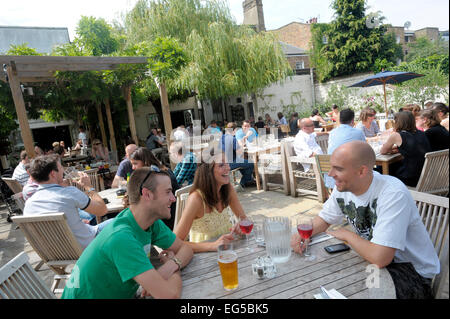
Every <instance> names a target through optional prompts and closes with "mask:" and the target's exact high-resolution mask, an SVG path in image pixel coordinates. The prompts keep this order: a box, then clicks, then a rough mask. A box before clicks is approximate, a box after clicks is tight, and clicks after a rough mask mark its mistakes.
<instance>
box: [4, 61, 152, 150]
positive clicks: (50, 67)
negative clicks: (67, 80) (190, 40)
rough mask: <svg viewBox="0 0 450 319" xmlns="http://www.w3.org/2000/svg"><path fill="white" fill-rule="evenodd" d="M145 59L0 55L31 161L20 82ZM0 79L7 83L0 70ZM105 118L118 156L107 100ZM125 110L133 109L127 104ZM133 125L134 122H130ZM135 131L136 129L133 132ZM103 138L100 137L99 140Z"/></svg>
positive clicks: (30, 140) (31, 145)
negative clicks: (56, 72) (58, 72)
mask: <svg viewBox="0 0 450 319" xmlns="http://www.w3.org/2000/svg"><path fill="white" fill-rule="evenodd" d="M147 60H148V58H147V57H73V56H16V55H0V67H2V66H3V65H4V64H5V65H6V69H7V76H8V82H9V84H10V88H11V92H12V96H13V100H14V105H15V107H16V113H17V117H18V120H19V126H20V131H21V135H22V140H23V143H24V145H25V150H26V151H27V154H28V156H29V157H30V158H33V157H34V156H35V153H34V142H33V136H32V134H31V130H30V126H29V123H28V117H27V113H26V109H25V102H24V100H23V95H22V90H21V87H20V83H21V82H23V83H27V82H54V81H55V77H54V72H55V71H74V72H77V71H80V72H82V71H101V70H113V69H115V68H116V67H117V65H119V64H147V63H148V62H147ZM0 80H2V81H5V82H6V75H5V74H4V72H2V70H0ZM105 102H106V103H105V106H106V115H107V118H108V125H109V129H110V137H111V148H112V151H113V152H114V151H115V152H116V153H117V146H116V141H115V137H114V130H113V127H112V118H111V110H110V105H109V100H106V101H105ZM127 105H128V108H129V109H130V107H131V109H132V105H131V104H130V101H129V102H128V103H127ZM131 122H133V123H131ZM130 127H132V128H135V127H136V124H135V123H134V116H130ZM134 130H135V129H134ZM103 138H104V137H103V136H102V139H103Z"/></svg>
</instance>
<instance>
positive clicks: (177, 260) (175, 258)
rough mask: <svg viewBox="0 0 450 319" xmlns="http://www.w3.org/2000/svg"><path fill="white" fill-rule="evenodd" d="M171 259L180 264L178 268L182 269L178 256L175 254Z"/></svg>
mask: <svg viewBox="0 0 450 319" xmlns="http://www.w3.org/2000/svg"><path fill="white" fill-rule="evenodd" d="M170 259H172V260H173V262H174V263H176V264H177V265H178V270H181V260H179V259H178V258H177V257H175V256H173V257H171V258H170Z"/></svg>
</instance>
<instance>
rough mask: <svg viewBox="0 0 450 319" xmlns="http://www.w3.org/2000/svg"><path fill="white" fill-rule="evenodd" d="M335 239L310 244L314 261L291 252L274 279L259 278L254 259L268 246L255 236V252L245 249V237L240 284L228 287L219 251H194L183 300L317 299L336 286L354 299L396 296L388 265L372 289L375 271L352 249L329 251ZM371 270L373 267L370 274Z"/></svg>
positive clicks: (241, 245)
mask: <svg viewBox="0 0 450 319" xmlns="http://www.w3.org/2000/svg"><path fill="white" fill-rule="evenodd" d="M339 242H340V241H339V240H337V239H335V238H331V239H328V240H326V241H323V242H318V243H317V244H314V245H311V246H310V251H311V252H312V253H313V254H314V255H316V259H315V260H314V261H305V260H304V257H302V256H300V255H298V254H296V253H294V252H292V254H291V257H290V258H289V260H288V261H287V262H286V263H283V264H276V267H277V274H276V275H275V277H274V278H270V279H269V278H264V279H258V278H256V276H254V275H253V273H252V266H251V265H252V263H253V262H254V260H255V259H256V258H257V257H258V256H265V255H266V252H265V248H264V247H260V246H256V243H255V241H254V238H253V236H251V237H250V245H251V246H252V247H253V248H254V251H253V252H248V251H247V250H246V241H245V239H242V240H236V241H235V244H234V246H235V248H234V249H235V251H236V252H237V254H238V273H239V287H238V288H237V289H235V290H233V291H226V290H225V289H224V288H223V285H222V278H221V276H220V271H219V266H218V264H217V252H207V253H197V254H194V257H193V258H192V260H191V262H190V263H189V264H188V265H187V266H186V267H185V268H184V269H183V270H182V271H181V277H182V280H183V290H182V294H181V298H183V299H203V298H204V299H228V298H231V299H262V298H264V299H265V298H269V299H288V298H294V299H313V298H314V295H316V294H320V286H323V287H324V288H325V289H327V290H331V289H336V290H337V291H338V292H340V293H341V294H343V295H344V296H345V297H347V298H351V299H379V298H380V299H393V298H395V287H394V284H393V281H392V279H391V277H390V275H389V272H388V271H387V270H386V269H385V268H382V269H379V277H377V278H379V282H378V283H379V286H378V288H370V289H369V288H368V287H367V285H366V281H368V282H372V283H376V282H377V281H376V280H375V281H370V279H371V277H370V278H369V279H368V276H370V275H372V276H373V274H374V272H373V268H370V267H369V268H367V267H368V266H369V263H368V262H366V261H365V260H364V259H363V258H361V257H360V256H359V255H358V254H357V253H356V252H354V251H353V250H351V249H350V250H349V251H345V252H340V253H335V254H328V253H327V252H325V250H324V249H323V247H325V246H328V245H331V244H336V243H339ZM367 269H372V270H371V271H370V272H369V271H368V270H367Z"/></svg>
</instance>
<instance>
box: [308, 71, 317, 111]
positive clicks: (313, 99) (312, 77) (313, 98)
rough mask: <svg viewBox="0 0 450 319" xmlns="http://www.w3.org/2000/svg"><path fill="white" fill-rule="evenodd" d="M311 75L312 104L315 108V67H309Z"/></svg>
mask: <svg viewBox="0 0 450 319" xmlns="http://www.w3.org/2000/svg"><path fill="white" fill-rule="evenodd" d="M309 75H310V78H311V97H312V106H313V108H314V107H315V106H316V91H315V87H314V69H313V68H310V69H309Z"/></svg>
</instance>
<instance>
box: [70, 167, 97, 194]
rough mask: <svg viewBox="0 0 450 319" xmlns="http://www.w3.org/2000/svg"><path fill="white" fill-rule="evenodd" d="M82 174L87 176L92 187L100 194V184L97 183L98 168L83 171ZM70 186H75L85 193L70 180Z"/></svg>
mask: <svg viewBox="0 0 450 319" xmlns="http://www.w3.org/2000/svg"><path fill="white" fill-rule="evenodd" d="M83 172H84V173H86V174H87V175H89V179H90V180H91V185H92V187H94V188H95V190H96V191H97V192H101V191H102V189H101V187H100V182H99V176H98V168H92V169H88V170H85V171H83ZM70 185H71V186H75V187H76V188H78V189H79V190H81V191H82V192H84V191H85V190H84V188H83V187H81V186H80V185H79V184H78V183H76V182H75V181H73V180H70Z"/></svg>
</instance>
